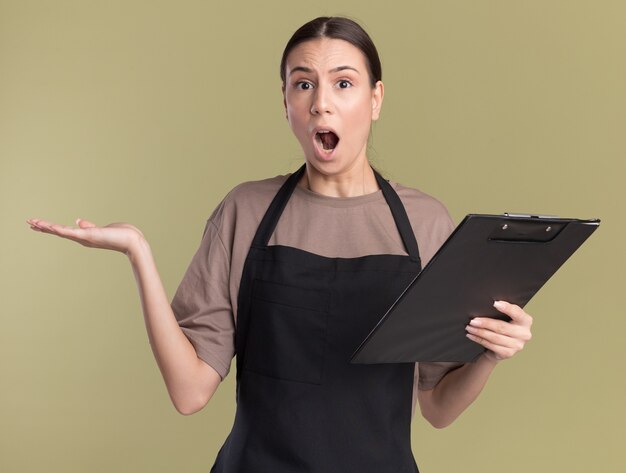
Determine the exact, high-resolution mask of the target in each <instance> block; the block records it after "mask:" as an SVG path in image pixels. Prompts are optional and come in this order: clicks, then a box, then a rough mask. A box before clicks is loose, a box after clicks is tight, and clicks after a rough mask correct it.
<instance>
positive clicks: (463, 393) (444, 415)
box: [417, 301, 532, 428]
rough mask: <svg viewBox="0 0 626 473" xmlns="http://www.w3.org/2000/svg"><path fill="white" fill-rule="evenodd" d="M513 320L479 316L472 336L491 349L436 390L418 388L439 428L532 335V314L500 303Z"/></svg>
mask: <svg viewBox="0 0 626 473" xmlns="http://www.w3.org/2000/svg"><path fill="white" fill-rule="evenodd" d="M494 305H495V306H496V308H497V309H498V310H499V311H501V312H502V313H504V314H506V315H508V316H509V317H510V318H511V322H504V321H502V320H497V319H491V318H483V317H477V318H475V319H473V320H472V322H471V323H470V325H468V327H467V332H468V335H467V336H468V338H470V340H473V341H474V342H476V343H479V344H480V345H482V346H484V347H485V348H487V349H488V351H486V352H485V353H484V354H483V355H481V356H480V357H479V358H478V360H476V361H475V362H473V363H467V364H465V365H464V366H462V367H461V368H458V369H456V370H454V371H451V372H449V373H448V374H447V375H446V376H444V377H443V379H442V380H441V381H440V382H439V384H437V386H435V387H434V388H433V389H431V390H428V391H421V390H420V391H418V393H417V399H418V401H419V405H420V410H421V411H422V415H423V416H424V417H425V418H426V419H427V420H428V421H429V422H430V423H431V424H432V425H433V426H435V427H437V428H443V427H447V426H448V425H450V424H451V423H452V422H453V421H454V420H455V419H456V418H457V417H458V416H459V415H460V414H461V413H462V412H463V411H464V410H465V409H467V407H468V406H469V405H470V404H471V403H472V402H474V400H475V399H476V398H477V397H478V395H479V394H480V392H481V391H482V389H483V387H484V386H485V384H486V383H487V380H488V379H489V376H490V375H491V373H492V371H493V369H494V368H495V366H496V365H497V364H498V362H500V361H501V360H504V359H507V358H510V357H512V356H513V355H515V354H516V353H517V352H519V351H520V350H522V349H523V348H524V345H525V343H526V342H527V341H529V340H530V338H531V332H530V327H531V325H532V317H531V316H530V315H528V314H527V313H526V312H524V310H522V309H521V308H520V307H518V306H516V305H514V304H509V303H507V302H502V301H499V302H496V304H494Z"/></svg>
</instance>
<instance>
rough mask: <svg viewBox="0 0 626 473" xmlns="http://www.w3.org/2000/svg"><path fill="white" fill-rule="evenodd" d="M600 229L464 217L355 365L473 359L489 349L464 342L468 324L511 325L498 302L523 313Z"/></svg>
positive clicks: (533, 218) (522, 218)
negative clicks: (485, 320)
mask: <svg viewBox="0 0 626 473" xmlns="http://www.w3.org/2000/svg"><path fill="white" fill-rule="evenodd" d="M599 225H600V220H598V219H593V220H579V219H566V218H557V217H549V216H540V215H520V214H504V215H477V214H470V215H467V216H466V217H465V219H463V221H462V222H461V223H460V224H459V226H458V227H457V228H456V229H455V230H454V232H453V233H452V235H450V237H449V238H448V239H447V240H446V241H445V243H444V244H443V245H442V246H441V248H440V249H439V251H438V252H437V253H436V254H435V256H433V258H432V259H431V260H430V261H429V263H428V264H427V265H426V267H424V269H423V270H422V271H421V272H420V273H419V274H418V275H417V276H416V278H415V279H414V280H413V281H412V282H411V284H410V285H409V286H408V287H407V288H406V289H405V290H404V292H403V293H402V294H401V295H400V297H399V298H398V299H397V300H396V302H394V304H393V305H392V306H391V307H390V308H389V310H388V311H387V313H386V314H384V316H383V317H382V319H381V320H380V321H379V322H378V324H377V325H376V326H375V327H374V328H373V329H372V331H371V332H370V334H369V335H368V336H367V337H366V338H365V340H364V341H363V342H362V343H361V345H360V346H359V347H358V348H357V349H356V351H355V352H354V354H353V355H352V357H351V362H352V363H367V364H371V363H403V362H419V361H423V362H428V361H454V362H469V361H472V360H474V359H475V358H476V357H477V356H478V355H480V354H481V353H483V352H484V351H485V349H484V348H483V347H482V346H480V345H478V344H477V343H474V342H472V341H471V340H469V339H467V338H466V336H465V334H466V331H465V326H466V325H467V324H468V323H469V321H470V320H471V319H472V318H473V317H476V316H483V317H484V316H487V317H494V318H500V319H508V317H507V316H505V315H504V314H502V313H501V312H498V311H497V310H496V309H495V308H494V307H493V302H494V301H496V300H505V301H508V302H511V303H514V304H517V305H519V306H520V307H524V306H525V305H526V303H528V301H529V300H530V299H531V298H532V297H533V296H534V295H535V294H536V293H537V291H539V289H540V288H541V287H542V286H543V285H544V284H545V283H546V282H547V281H548V279H550V277H551V276H552V275H553V274H554V273H555V272H556V271H557V270H558V269H559V268H560V267H561V265H563V263H565V261H566V260H567V259H568V258H569V257H570V256H571V255H572V254H573V253H574V252H575V251H576V250H577V249H578V248H579V247H580V245H582V244H583V243H584V241H585V240H586V239H587V238H588V237H589V236H590V235H591V234H592V233H593V232H594V231H595V230H596V229H597V228H598V226H599Z"/></svg>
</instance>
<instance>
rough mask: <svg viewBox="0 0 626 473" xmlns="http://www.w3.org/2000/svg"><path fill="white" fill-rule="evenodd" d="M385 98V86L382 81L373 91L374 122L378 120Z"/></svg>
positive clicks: (377, 83)
mask: <svg viewBox="0 0 626 473" xmlns="http://www.w3.org/2000/svg"><path fill="white" fill-rule="evenodd" d="M384 96H385V86H384V85H383V83H382V81H378V82H376V84H375V85H374V88H373V89H372V120H373V121H376V120H378V117H379V116H380V109H381V108H382V106H383V98H384Z"/></svg>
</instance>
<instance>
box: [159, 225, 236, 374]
mask: <svg viewBox="0 0 626 473" xmlns="http://www.w3.org/2000/svg"><path fill="white" fill-rule="evenodd" d="M229 277H230V256H229V252H228V251H227V249H226V247H225V246H224V244H223V242H222V240H221V239H220V236H219V232H218V229H217V227H216V226H215V224H214V223H213V222H212V221H211V219H209V220H208V221H207V224H206V227H205V229H204V234H203V237H202V241H201V243H200V247H199V248H198V250H197V251H196V253H195V255H194V256H193V258H192V260H191V263H190V264H189V267H188V268H187V271H186V272H185V274H184V276H183V279H182V281H181V283H180V285H179V286H178V289H177V290H176V293H175V295H174V298H173V299H172V303H171V307H172V310H173V311H174V314H175V316H176V320H177V321H178V325H179V326H180V328H181V329H182V331H183V333H184V334H185V336H187V338H188V339H189V341H190V342H191V344H192V345H193V346H194V348H195V350H196V353H197V354H198V357H199V358H200V359H201V360H203V361H205V362H206V363H208V364H209V365H210V366H211V367H213V369H215V371H217V372H218V373H219V375H220V376H221V378H222V379H224V378H225V377H226V375H227V374H228V372H229V370H230V363H231V361H232V358H233V356H234V353H235V338H234V337H235V321H234V318H233V310H232V307H231V303H230V297H229Z"/></svg>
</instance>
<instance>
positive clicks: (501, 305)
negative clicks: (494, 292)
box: [493, 301, 504, 309]
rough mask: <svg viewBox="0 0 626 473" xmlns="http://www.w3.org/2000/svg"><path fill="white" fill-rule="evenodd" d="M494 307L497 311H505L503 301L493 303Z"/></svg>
mask: <svg viewBox="0 0 626 473" xmlns="http://www.w3.org/2000/svg"><path fill="white" fill-rule="evenodd" d="M493 306H494V307H495V308H496V309H504V302H502V301H495V302H494V303H493Z"/></svg>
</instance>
